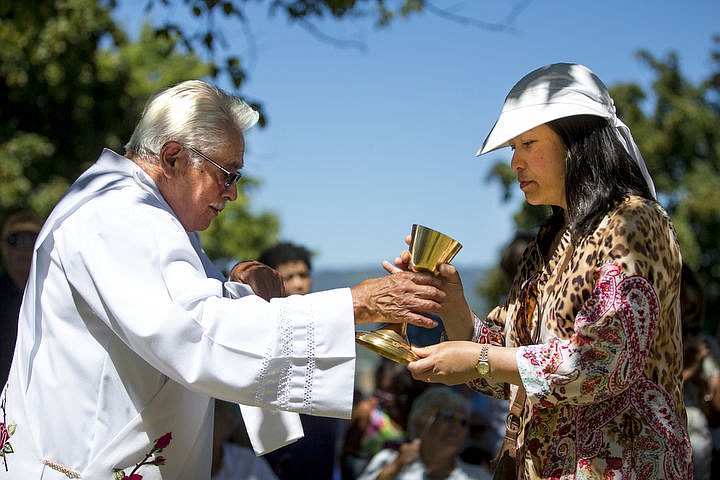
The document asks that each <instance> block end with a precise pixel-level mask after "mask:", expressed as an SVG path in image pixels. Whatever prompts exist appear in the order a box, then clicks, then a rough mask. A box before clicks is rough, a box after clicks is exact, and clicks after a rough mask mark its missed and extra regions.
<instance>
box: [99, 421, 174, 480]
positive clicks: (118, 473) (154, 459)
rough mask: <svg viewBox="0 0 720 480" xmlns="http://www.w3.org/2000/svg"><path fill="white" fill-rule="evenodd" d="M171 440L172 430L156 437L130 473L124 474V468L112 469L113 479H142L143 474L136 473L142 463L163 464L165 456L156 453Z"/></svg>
mask: <svg viewBox="0 0 720 480" xmlns="http://www.w3.org/2000/svg"><path fill="white" fill-rule="evenodd" d="M171 440H172V432H167V433H166V434H165V435H163V436H161V437H160V438H157V439H156V440H155V443H154V444H153V448H152V449H151V450H150V451H149V452H148V453H147V454H146V455H145V458H143V459H142V460H141V461H140V462H139V463H137V464H135V468H133V469H132V471H131V472H130V475H126V474H125V471H124V470H121V469H116V470H114V471H113V480H142V478H143V476H142V475H140V474H139V473H136V472H137V471H138V470H139V469H140V467H142V466H143V465H156V466H160V465H165V457H163V456H161V455H158V454H159V453H161V452H162V451H163V450H164V449H165V448H167V447H168V446H169V445H170V441H171Z"/></svg>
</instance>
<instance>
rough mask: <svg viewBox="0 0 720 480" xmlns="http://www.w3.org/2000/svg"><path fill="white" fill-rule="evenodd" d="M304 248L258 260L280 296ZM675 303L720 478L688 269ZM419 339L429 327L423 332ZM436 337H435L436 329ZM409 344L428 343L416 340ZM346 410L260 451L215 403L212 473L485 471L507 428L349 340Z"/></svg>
mask: <svg viewBox="0 0 720 480" xmlns="http://www.w3.org/2000/svg"><path fill="white" fill-rule="evenodd" d="M41 227H42V221H41V219H40V218H38V217H37V216H36V215H34V214H32V213H31V212H20V213H17V214H15V215H12V216H10V217H9V218H8V219H7V220H6V222H5V224H4V226H3V228H2V270H1V271H0V294H2V312H1V314H2V328H3V334H2V335H1V336H0V340H1V341H2V343H1V344H0V364H1V365H0V367H1V369H2V375H3V379H2V381H3V383H4V382H5V380H6V377H7V371H8V369H9V364H10V360H11V358H12V351H13V349H14V339H15V335H16V329H17V315H18V310H19V308H20V303H21V299H22V293H23V289H24V284H25V282H26V281H27V275H28V270H29V267H30V261H31V255H32V247H33V244H34V242H35V239H36V238H37V235H38V233H39V231H40V228H41ZM530 238H532V236H531V235H525V234H518V236H517V237H516V238H514V239H513V241H512V242H510V243H509V244H508V246H507V247H506V249H505V250H504V251H503V254H502V258H501V260H502V261H501V265H502V267H503V269H504V270H505V274H506V275H507V276H508V277H509V278H511V277H512V275H513V274H514V267H515V266H516V264H517V258H519V255H520V254H521V253H522V251H523V250H524V247H525V245H526V244H527V242H528V241H529V239H530ZM310 258H311V253H310V252H309V251H308V250H307V249H305V248H304V247H301V246H298V245H294V244H291V243H280V244H278V245H275V246H273V247H272V248H270V249H268V250H266V251H265V252H263V253H262V255H261V256H260V257H259V258H258V260H259V261H260V262H262V263H264V264H266V265H269V266H271V267H273V268H274V269H276V270H277V271H278V272H279V273H280V275H281V276H282V278H283V281H284V287H285V292H284V294H285V295H293V294H304V293H309V292H311V291H312V263H311V260H310ZM681 310H682V318H683V345H684V370H683V380H684V385H685V403H686V408H687V415H688V431H689V433H690V438H691V443H692V447H693V461H694V469H695V478H696V479H711V478H720V394H719V392H720V347H719V346H718V342H717V340H716V337H715V336H712V335H709V334H708V333H706V332H705V331H704V330H703V328H702V324H703V318H704V315H705V312H704V292H703V288H702V285H701V284H700V282H699V281H698V279H697V277H696V275H695V273H694V272H693V271H692V269H690V268H689V267H688V266H684V267H683V272H682V290H681ZM424 333H425V337H427V335H428V333H429V334H430V335H433V336H434V335H437V334H438V332H424ZM434 338H438V337H434ZM418 341H420V342H421V343H422V342H425V343H428V342H429V341H430V340H428V339H427V338H423V337H420V336H419V337H418ZM358 349H359V351H358V355H359V357H362V358H360V359H359V360H362V361H358V371H357V372H356V392H355V402H354V409H353V413H352V417H351V419H350V420H347V421H345V420H339V419H332V418H325V417H317V416H310V415H302V416H301V421H302V424H303V429H304V431H305V437H304V438H302V439H301V440H299V441H297V442H295V443H293V444H291V445H288V446H286V447H283V448H281V449H279V450H277V451H275V452H271V453H270V454H267V455H265V456H263V457H257V456H255V454H254V453H253V451H252V447H251V445H250V441H249V439H248V436H247V433H246V432H245V427H244V424H243V420H242V416H241V415H240V410H239V408H238V407H237V405H234V404H230V403H227V402H223V401H217V404H216V410H215V436H214V451H213V467H212V474H213V477H212V478H213V479H214V480H226V479H245V480H247V479H250V480H252V479H255V480H300V479H303V480H304V479H308V478H312V479H328V480H330V479H332V480H369V479H399V480H403V479H405V480H411V479H422V478H451V479H481V480H482V479H485V478H488V479H489V478H492V474H491V473H490V472H491V469H490V463H491V460H492V458H493V457H494V455H495V453H496V452H497V450H498V448H499V446H500V443H501V440H502V436H503V433H504V418H505V414H506V412H507V408H508V405H507V402H506V401H500V400H495V399H492V398H488V397H485V396H483V395H479V394H476V393H474V392H473V391H472V390H470V389H469V388H467V387H465V386H456V387H448V386H444V385H430V384H427V383H424V382H419V381H417V380H414V379H413V378H412V376H411V375H410V373H409V371H408V370H407V368H406V367H405V366H404V365H401V364H398V363H395V362H393V361H390V360H386V359H384V358H382V357H380V356H378V355H376V354H374V353H372V352H369V351H367V350H364V349H363V348H362V347H358Z"/></svg>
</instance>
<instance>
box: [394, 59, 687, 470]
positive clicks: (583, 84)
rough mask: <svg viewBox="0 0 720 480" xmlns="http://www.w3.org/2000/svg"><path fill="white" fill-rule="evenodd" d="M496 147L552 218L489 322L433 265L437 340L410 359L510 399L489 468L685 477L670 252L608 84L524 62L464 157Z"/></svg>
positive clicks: (571, 70)
mask: <svg viewBox="0 0 720 480" xmlns="http://www.w3.org/2000/svg"><path fill="white" fill-rule="evenodd" d="M502 147H510V148H511V149H512V159H511V161H510V166H511V168H512V169H513V171H514V172H515V174H516V176H517V180H518V183H519V187H520V189H521V190H522V192H523V193H524V194H525V199H526V200H527V202H528V203H530V204H532V205H548V206H549V207H550V212H551V214H550V216H549V218H548V219H547V221H546V222H545V224H544V225H543V226H542V227H541V228H540V230H539V232H538V234H537V236H536V238H535V239H534V240H533V241H532V242H531V243H530V245H529V246H528V247H527V249H526V250H525V254H524V255H523V257H522V260H521V262H520V266H519V268H518V273H517V274H516V276H515V278H514V281H513V283H512V286H511V288H510V294H509V295H508V299H507V301H506V304H505V305H500V306H498V307H497V308H496V309H494V310H493V311H491V312H490V314H489V315H488V316H487V317H476V316H475V315H474V313H473V312H472V311H471V309H470V307H469V306H468V304H467V301H466V300H465V298H464V295H463V290H462V282H461V280H460V277H459V274H458V272H457V269H456V268H455V267H454V266H452V265H441V266H440V276H441V277H442V278H443V279H445V281H447V282H448V289H447V290H446V291H447V293H448V296H449V298H448V300H447V301H446V306H445V307H444V308H443V312H441V313H440V314H439V315H440V317H441V318H442V321H443V325H444V326H445V329H446V333H447V337H448V341H444V342H440V343H438V344H437V345H432V346H430V347H425V348H417V349H415V352H416V353H417V354H418V355H419V356H420V357H421V358H420V360H418V361H415V362H411V363H410V364H409V365H408V368H409V369H410V370H411V371H412V372H413V375H414V376H415V378H417V379H423V380H426V381H430V382H441V383H446V384H456V383H463V382H467V383H468V385H470V387H471V388H473V389H475V390H476V391H478V392H481V393H485V394H488V395H493V396H497V397H501V398H508V397H510V415H509V417H508V422H507V424H508V427H509V428H508V430H507V436H506V439H507V441H504V442H503V446H502V449H501V452H500V455H499V456H497V457H496V459H497V462H496V469H495V471H496V473H497V474H498V475H500V474H509V475H512V476H517V477H518V478H524V479H551V478H552V479H571V478H653V479H658V480H659V479H673V480H680V479H683V480H690V479H691V478H692V476H693V473H692V472H693V466H692V451H691V446H690V439H689V437H688V432H687V427H686V412H685V405H684V401H683V394H682V392H683V385H682V348H683V347H682V338H681V319H680V303H679V301H680V276H681V266H682V261H681V254H680V247H679V245H678V241H677V238H676V235H675V231H674V228H673V225H672V221H671V219H670V217H669V216H668V214H667V212H666V211H665V210H664V209H663V208H662V206H661V205H660V204H659V203H658V202H657V200H656V196H655V189H654V185H653V182H652V178H651V177H650V174H649V173H648V171H647V167H646V166H645V162H644V160H643V158H642V155H641V154H640V152H639V150H638V148H637V145H636V144H635V141H634V140H633V138H632V134H631V133H630V129H629V128H628V127H627V125H625V124H624V123H623V122H622V121H621V120H620V119H619V118H618V116H617V114H616V111H615V106H614V102H613V100H612V98H611V97H610V94H609V92H608V90H607V87H605V85H604V84H603V82H602V81H601V80H600V79H599V78H598V77H597V76H596V75H595V74H594V73H593V72H591V71H590V70H589V69H588V68H587V67H584V66H582V65H578V64H568V63H557V64H551V65H546V66H544V67H541V68H539V69H537V70H534V71H533V72H531V73H529V74H528V75H526V76H525V77H523V78H522V79H521V80H520V81H519V82H518V83H517V84H516V85H515V86H514V87H513V88H512V90H511V91H510V93H509V94H508V95H507V97H506V99H505V103H504V105H503V108H502V112H501V113H500V116H499V118H498V120H497V122H496V123H495V125H494V126H493V128H492V130H491V131H490V134H489V135H488V136H487V138H486V139H485V141H484V142H483V144H482V146H481V148H480V150H479V151H478V155H483V154H486V153H488V152H491V151H494V150H496V149H499V148H502ZM409 259H410V254H409V252H408V251H407V250H406V251H404V252H402V253H401V256H400V257H399V258H398V259H396V265H395V266H393V265H392V264H390V263H389V262H386V264H385V266H386V269H388V270H389V271H395V270H394V269H395V268H397V269H400V270H402V269H404V268H407V265H408V263H409ZM450 285H453V287H452V288H451V287H449V286H450ZM453 304H454V305H455V308H454V309H453V308H451V307H450V305H453Z"/></svg>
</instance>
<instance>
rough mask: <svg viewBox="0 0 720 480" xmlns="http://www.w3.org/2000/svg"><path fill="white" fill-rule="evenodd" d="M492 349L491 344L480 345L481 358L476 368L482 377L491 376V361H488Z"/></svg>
mask: <svg viewBox="0 0 720 480" xmlns="http://www.w3.org/2000/svg"><path fill="white" fill-rule="evenodd" d="M489 350H490V344H488V343H483V344H482V347H480V358H478V362H477V364H476V365H475V370H477V373H478V374H479V375H480V376H481V377H482V378H488V377H490V362H489V361H488V351H489Z"/></svg>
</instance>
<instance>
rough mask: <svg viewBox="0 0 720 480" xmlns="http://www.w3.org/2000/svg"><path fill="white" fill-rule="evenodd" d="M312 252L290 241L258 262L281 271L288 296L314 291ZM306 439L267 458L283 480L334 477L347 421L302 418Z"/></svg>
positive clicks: (272, 453) (272, 247)
mask: <svg viewBox="0 0 720 480" xmlns="http://www.w3.org/2000/svg"><path fill="white" fill-rule="evenodd" d="M310 258H311V253H310V251H309V250H308V249H307V248H305V247H303V246H301V245H296V244H293V243H290V242H281V243H278V244H276V245H273V246H271V247H268V248H267V249H265V250H263V251H262V252H261V253H260V256H259V257H258V262H260V263H263V264H265V265H267V266H269V267H271V268H273V269H274V270H275V271H277V272H278V274H279V275H280V277H281V278H282V281H283V284H284V290H285V295H305V294H308V293H310V292H312V262H311V259H310ZM300 420H301V422H302V427H303V431H304V432H305V436H304V437H303V438H302V439H300V440H298V441H297V442H295V443H293V444H291V445H288V446H286V447H283V448H281V449H279V450H276V451H274V452H270V453H268V454H267V455H266V458H267V460H268V462H270V465H272V468H273V471H275V473H276V474H277V476H278V477H279V478H280V480H295V479H296V480H304V479H306V478H316V479H318V480H323V479H327V480H330V479H332V478H333V474H334V470H335V467H336V464H337V455H336V451H337V444H338V438H339V436H340V432H341V430H342V428H343V425H344V423H343V421H342V420H340V419H337V418H329V417H318V416H313V415H305V414H301V415H300Z"/></svg>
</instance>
